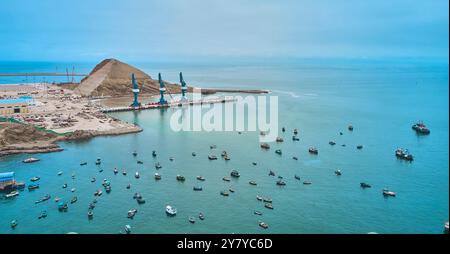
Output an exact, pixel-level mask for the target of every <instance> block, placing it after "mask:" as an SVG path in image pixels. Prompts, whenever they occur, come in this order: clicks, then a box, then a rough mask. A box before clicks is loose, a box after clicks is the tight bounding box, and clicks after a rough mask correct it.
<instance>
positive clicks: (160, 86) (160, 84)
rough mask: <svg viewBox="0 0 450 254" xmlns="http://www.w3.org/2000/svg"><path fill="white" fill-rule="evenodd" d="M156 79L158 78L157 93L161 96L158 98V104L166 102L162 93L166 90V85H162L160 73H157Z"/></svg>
mask: <svg viewBox="0 0 450 254" xmlns="http://www.w3.org/2000/svg"><path fill="white" fill-rule="evenodd" d="M158 79H159V94H160V95H161V97H160V98H159V104H161V105H163V104H167V101H166V99H164V93H165V92H166V86H165V85H164V82H163V80H162V79H161V73H158Z"/></svg>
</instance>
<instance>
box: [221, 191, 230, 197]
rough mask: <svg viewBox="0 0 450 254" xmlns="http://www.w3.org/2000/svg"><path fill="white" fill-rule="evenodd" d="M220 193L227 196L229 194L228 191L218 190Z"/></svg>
mask: <svg viewBox="0 0 450 254" xmlns="http://www.w3.org/2000/svg"><path fill="white" fill-rule="evenodd" d="M220 195H222V196H226V197H227V196H229V195H230V193H228V191H221V192H220Z"/></svg>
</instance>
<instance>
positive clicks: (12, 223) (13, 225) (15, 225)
mask: <svg viewBox="0 0 450 254" xmlns="http://www.w3.org/2000/svg"><path fill="white" fill-rule="evenodd" d="M10 225H11V228H12V229H15V228H16V227H17V225H19V223H18V222H17V220H12V221H11V224H10Z"/></svg>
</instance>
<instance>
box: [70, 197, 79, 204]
mask: <svg viewBox="0 0 450 254" xmlns="http://www.w3.org/2000/svg"><path fill="white" fill-rule="evenodd" d="M77 201H78V198H77V196H75V197H73V198H72V199H71V200H70V203H71V204H73V203H75V202H77Z"/></svg>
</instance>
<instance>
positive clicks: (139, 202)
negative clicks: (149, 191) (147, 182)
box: [136, 196, 145, 205]
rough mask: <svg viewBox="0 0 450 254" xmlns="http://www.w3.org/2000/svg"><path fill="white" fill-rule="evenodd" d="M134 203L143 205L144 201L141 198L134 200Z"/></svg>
mask: <svg viewBox="0 0 450 254" xmlns="http://www.w3.org/2000/svg"><path fill="white" fill-rule="evenodd" d="M136 202H137V203H138V204H140V205H142V204H145V199H144V198H143V197H142V196H139V197H138V198H136Z"/></svg>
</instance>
